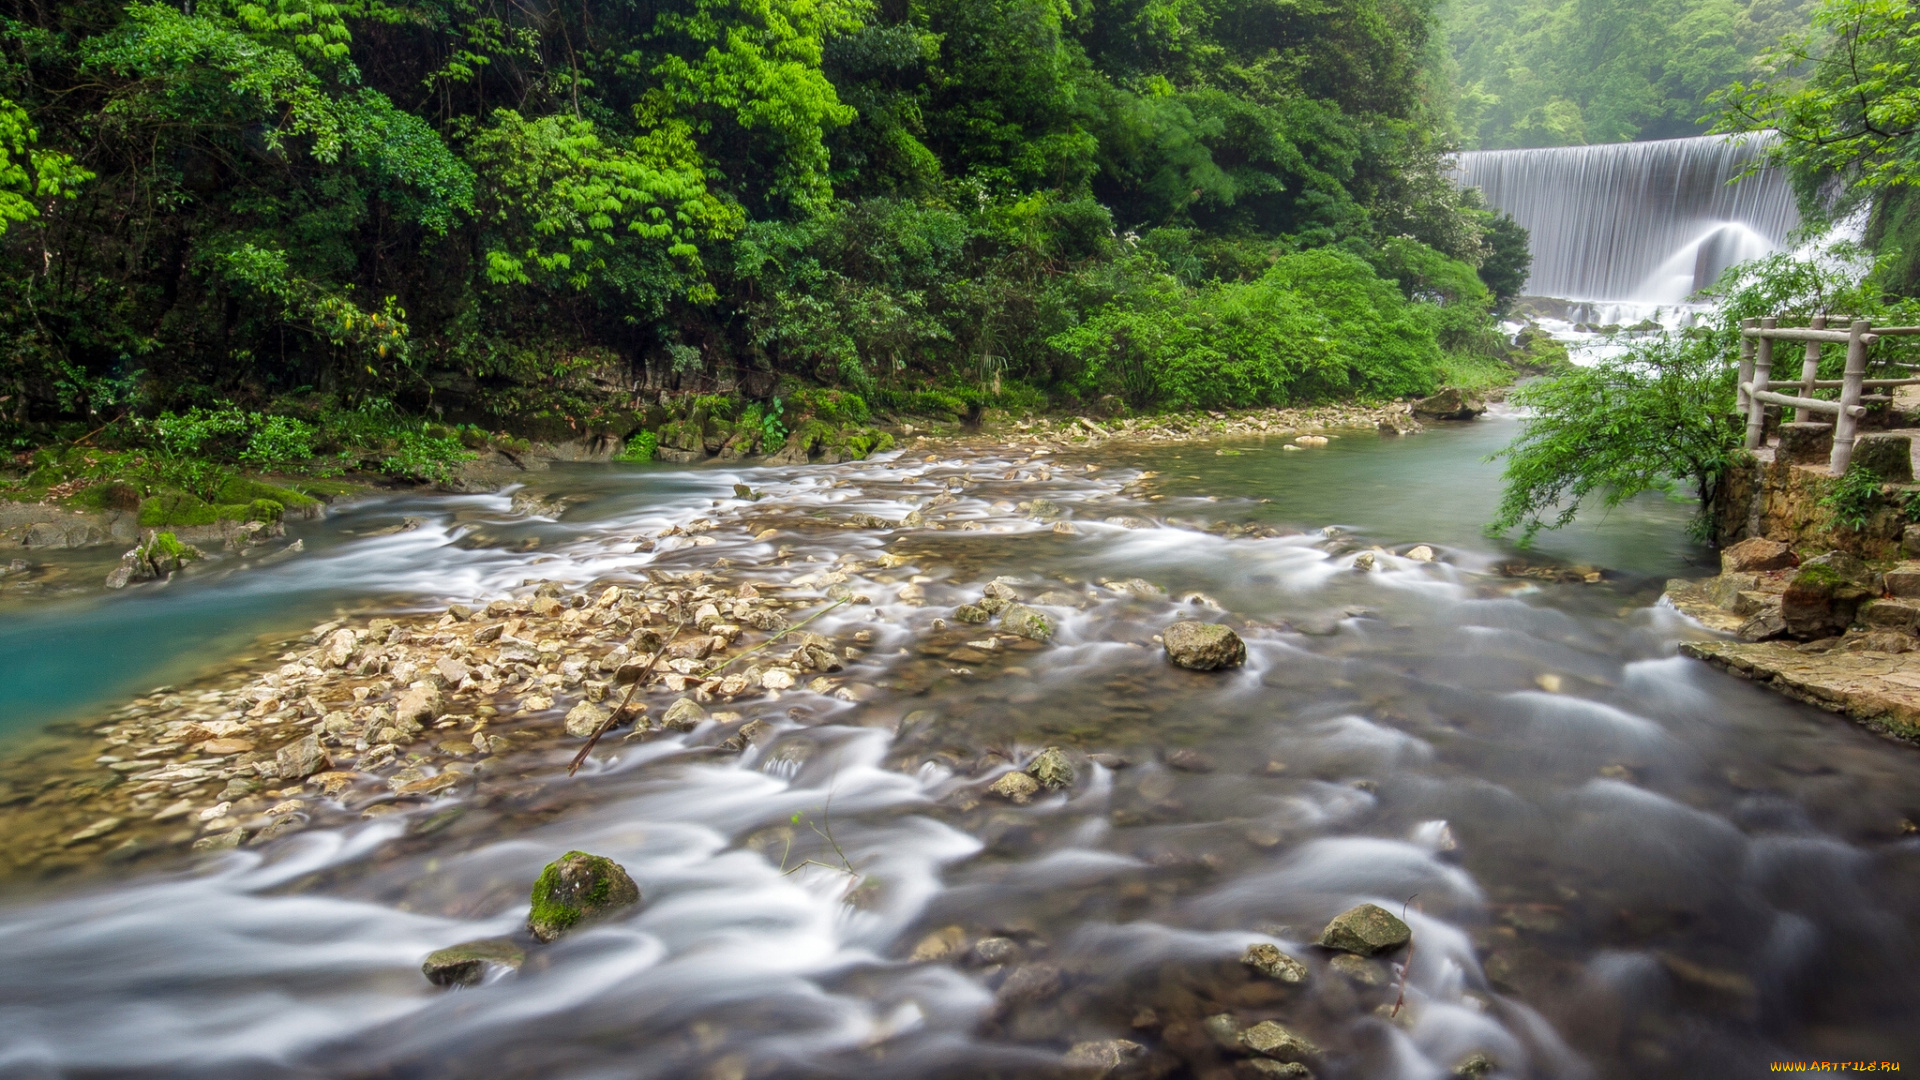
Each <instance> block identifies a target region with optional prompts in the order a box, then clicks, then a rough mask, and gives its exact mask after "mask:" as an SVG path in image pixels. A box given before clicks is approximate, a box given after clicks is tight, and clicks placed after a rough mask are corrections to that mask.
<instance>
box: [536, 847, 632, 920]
mask: <svg viewBox="0 0 1920 1080" xmlns="http://www.w3.org/2000/svg"><path fill="white" fill-rule="evenodd" d="M639 902H640V887H639V886H638V885H635V884H634V883H633V879H632V878H631V877H628V876H627V871H626V870H625V868H623V867H622V866H621V865H620V864H619V863H617V862H614V861H613V860H612V859H609V858H607V857H605V856H603V855H589V854H587V853H586V852H584V851H569V852H567V853H566V854H565V855H562V856H561V857H560V858H559V859H556V860H555V861H553V862H550V863H548V864H547V867H546V869H544V870H542V871H540V878H539V880H538V881H535V882H534V883H533V904H532V907H531V908H530V909H529V911H528V912H527V929H528V930H530V931H532V932H533V936H534V937H536V938H538V939H540V940H541V941H542V942H547V941H553V940H554V939H556V938H558V937H559V936H560V935H562V934H565V933H566V932H568V931H569V930H572V929H574V928H575V927H577V926H581V925H584V924H586V923H589V922H592V921H593V920H595V919H598V918H601V917H603V916H605V915H608V914H610V913H612V912H614V911H617V910H619V909H621V908H624V907H631V906H632V905H634V904H637V903H639Z"/></svg>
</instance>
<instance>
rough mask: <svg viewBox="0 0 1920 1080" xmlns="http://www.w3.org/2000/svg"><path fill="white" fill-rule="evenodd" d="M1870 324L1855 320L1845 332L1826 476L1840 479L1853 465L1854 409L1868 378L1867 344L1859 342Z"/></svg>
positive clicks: (1855, 425) (1855, 426)
mask: <svg viewBox="0 0 1920 1080" xmlns="http://www.w3.org/2000/svg"><path fill="white" fill-rule="evenodd" d="M1872 328H1873V324H1872V323H1869V322H1867V321H1866V320H1864V319H1855V320H1854V322H1853V325H1852V326H1851V327H1849V328H1848V330H1847V371H1846V374H1844V375H1842V376H1841V377H1840V415H1839V416H1837V417H1835V418H1834V422H1833V458H1832V460H1831V461H1829V462H1828V463H1827V474H1828V475H1829V476H1839V475H1841V474H1842V473H1845V472H1846V471H1847V466H1848V465H1850V464H1852V463H1853V435H1854V432H1855V431H1856V430H1858V429H1859V427H1860V418H1859V417H1857V416H1855V415H1854V414H1853V410H1854V409H1855V408H1857V407H1858V406H1859V404H1860V383H1861V380H1863V379H1865V378H1866V377H1867V343H1866V342H1865V341H1862V340H1861V339H1862V338H1864V337H1865V336H1866V335H1867V331H1868V330H1871V329H1872Z"/></svg>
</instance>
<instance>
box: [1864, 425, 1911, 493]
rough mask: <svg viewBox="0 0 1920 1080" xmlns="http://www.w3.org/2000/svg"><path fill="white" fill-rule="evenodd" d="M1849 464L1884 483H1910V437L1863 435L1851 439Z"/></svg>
mask: <svg viewBox="0 0 1920 1080" xmlns="http://www.w3.org/2000/svg"><path fill="white" fill-rule="evenodd" d="M1851 463H1852V464H1853V465H1856V466H1858V467H1860V468H1863V469H1865V470H1867V471H1868V472H1870V473H1872V474H1873V475H1874V476H1875V477H1877V478H1878V479H1879V480H1880V482H1881V483H1883V484H1911V483H1913V440H1912V439H1910V438H1908V437H1907V436H1905V435H1892V434H1886V435H1862V436H1860V437H1859V438H1858V439H1855V440H1854V442H1853V457H1852V459H1851Z"/></svg>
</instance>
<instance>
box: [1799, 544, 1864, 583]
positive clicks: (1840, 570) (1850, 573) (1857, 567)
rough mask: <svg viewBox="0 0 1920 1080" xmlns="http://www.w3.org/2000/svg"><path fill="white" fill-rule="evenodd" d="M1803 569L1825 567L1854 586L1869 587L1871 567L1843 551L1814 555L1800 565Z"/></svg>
mask: <svg viewBox="0 0 1920 1080" xmlns="http://www.w3.org/2000/svg"><path fill="white" fill-rule="evenodd" d="M1800 566H1801V568H1802V569H1804V568H1806V567H1809V566H1825V567H1827V568H1829V569H1831V570H1832V571H1833V572H1834V573H1836V574H1839V575H1840V576H1841V577H1843V578H1846V579H1847V580H1848V581H1850V582H1852V583H1853V584H1855V585H1860V586H1871V585H1872V583H1873V567H1871V566H1868V565H1867V564H1866V563H1864V562H1862V561H1861V560H1860V558H1859V557H1858V556H1855V555H1849V554H1847V553H1846V552H1844V551H1829V552H1827V553H1826V554H1825V555H1816V556H1814V557H1813V558H1811V559H1808V560H1806V561H1805V562H1802V563H1801V564H1800Z"/></svg>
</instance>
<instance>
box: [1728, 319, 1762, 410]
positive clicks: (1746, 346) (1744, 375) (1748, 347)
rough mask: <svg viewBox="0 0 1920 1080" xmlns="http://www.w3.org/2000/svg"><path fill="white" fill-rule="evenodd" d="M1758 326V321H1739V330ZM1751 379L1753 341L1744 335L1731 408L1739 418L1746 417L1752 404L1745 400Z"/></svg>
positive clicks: (1741, 339)
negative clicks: (1738, 373)
mask: <svg viewBox="0 0 1920 1080" xmlns="http://www.w3.org/2000/svg"><path fill="white" fill-rule="evenodd" d="M1759 325H1760V320H1759V319H1741V320H1740V329H1741V330H1751V329H1753V328H1754V327H1756V326H1759ZM1752 379H1753V339H1752V338H1750V337H1748V336H1747V335H1746V334H1744V333H1743V334H1741V335H1740V375H1739V377H1738V378H1737V379H1735V381H1734V402H1733V408H1734V411H1735V412H1738V413H1739V414H1740V415H1741V416H1745V415H1747V408H1748V406H1750V405H1751V404H1752V403H1751V402H1749V401H1748V400H1747V383H1748V382H1750V381H1751V380H1752Z"/></svg>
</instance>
